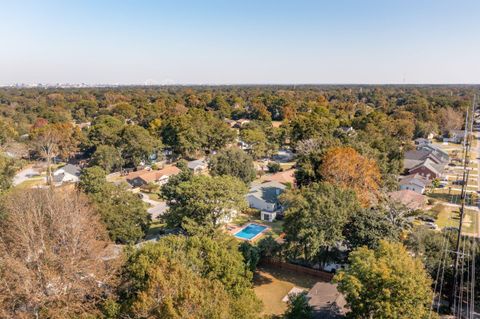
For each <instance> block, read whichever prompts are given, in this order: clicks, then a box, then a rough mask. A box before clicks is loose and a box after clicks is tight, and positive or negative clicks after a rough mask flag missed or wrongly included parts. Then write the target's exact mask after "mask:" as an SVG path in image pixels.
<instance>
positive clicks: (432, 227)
mask: <svg viewBox="0 0 480 319" xmlns="http://www.w3.org/2000/svg"><path fill="white" fill-rule="evenodd" d="M425 226H427V227H428V228H430V229H434V230H437V229H438V226H437V224H435V223H433V222H426V223H425Z"/></svg>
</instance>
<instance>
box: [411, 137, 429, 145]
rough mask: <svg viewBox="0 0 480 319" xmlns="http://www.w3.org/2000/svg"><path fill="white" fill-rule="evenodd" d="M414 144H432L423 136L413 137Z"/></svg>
mask: <svg viewBox="0 0 480 319" xmlns="http://www.w3.org/2000/svg"><path fill="white" fill-rule="evenodd" d="M414 142H415V145H426V144H432V141H431V140H429V139H426V138H423V137H419V138H417V139H415V141H414Z"/></svg>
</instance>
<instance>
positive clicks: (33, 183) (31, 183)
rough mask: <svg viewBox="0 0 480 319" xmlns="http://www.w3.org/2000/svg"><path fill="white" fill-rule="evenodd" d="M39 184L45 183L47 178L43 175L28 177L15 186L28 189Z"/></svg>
mask: <svg viewBox="0 0 480 319" xmlns="http://www.w3.org/2000/svg"><path fill="white" fill-rule="evenodd" d="M39 185H45V179H44V177H42V176H39V177H34V178H30V179H27V180H26V181H24V182H23V183H20V184H18V185H17V186H15V188H18V189H28V188H32V187H34V186H39Z"/></svg>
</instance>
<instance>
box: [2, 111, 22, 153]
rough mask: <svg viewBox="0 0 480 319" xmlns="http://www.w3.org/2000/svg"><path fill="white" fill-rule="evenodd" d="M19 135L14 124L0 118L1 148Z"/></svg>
mask: <svg viewBox="0 0 480 319" xmlns="http://www.w3.org/2000/svg"><path fill="white" fill-rule="evenodd" d="M17 135H18V133H17V131H16V130H15V127H14V125H13V123H11V122H10V121H8V120H6V119H3V118H0V147H1V146H3V145H5V144H6V143H7V142H9V141H12V140H13V139H14V138H15V137H17Z"/></svg>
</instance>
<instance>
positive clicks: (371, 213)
mask: <svg viewBox="0 0 480 319" xmlns="http://www.w3.org/2000/svg"><path fill="white" fill-rule="evenodd" d="M343 233H344V236H345V238H346V239H347V242H348V246H349V247H350V248H352V249H355V248H358V247H361V246H367V247H368V248H376V247H377V246H378V243H379V242H380V240H382V239H384V240H389V241H396V240H398V239H399V235H400V234H399V229H397V228H396V227H395V226H394V225H393V224H392V223H390V221H389V220H388V219H387V216H386V213H385V212H383V211H381V210H378V209H361V210H359V211H357V212H356V213H355V214H352V215H350V219H349V221H348V223H347V224H346V225H345V228H344V230H343Z"/></svg>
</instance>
